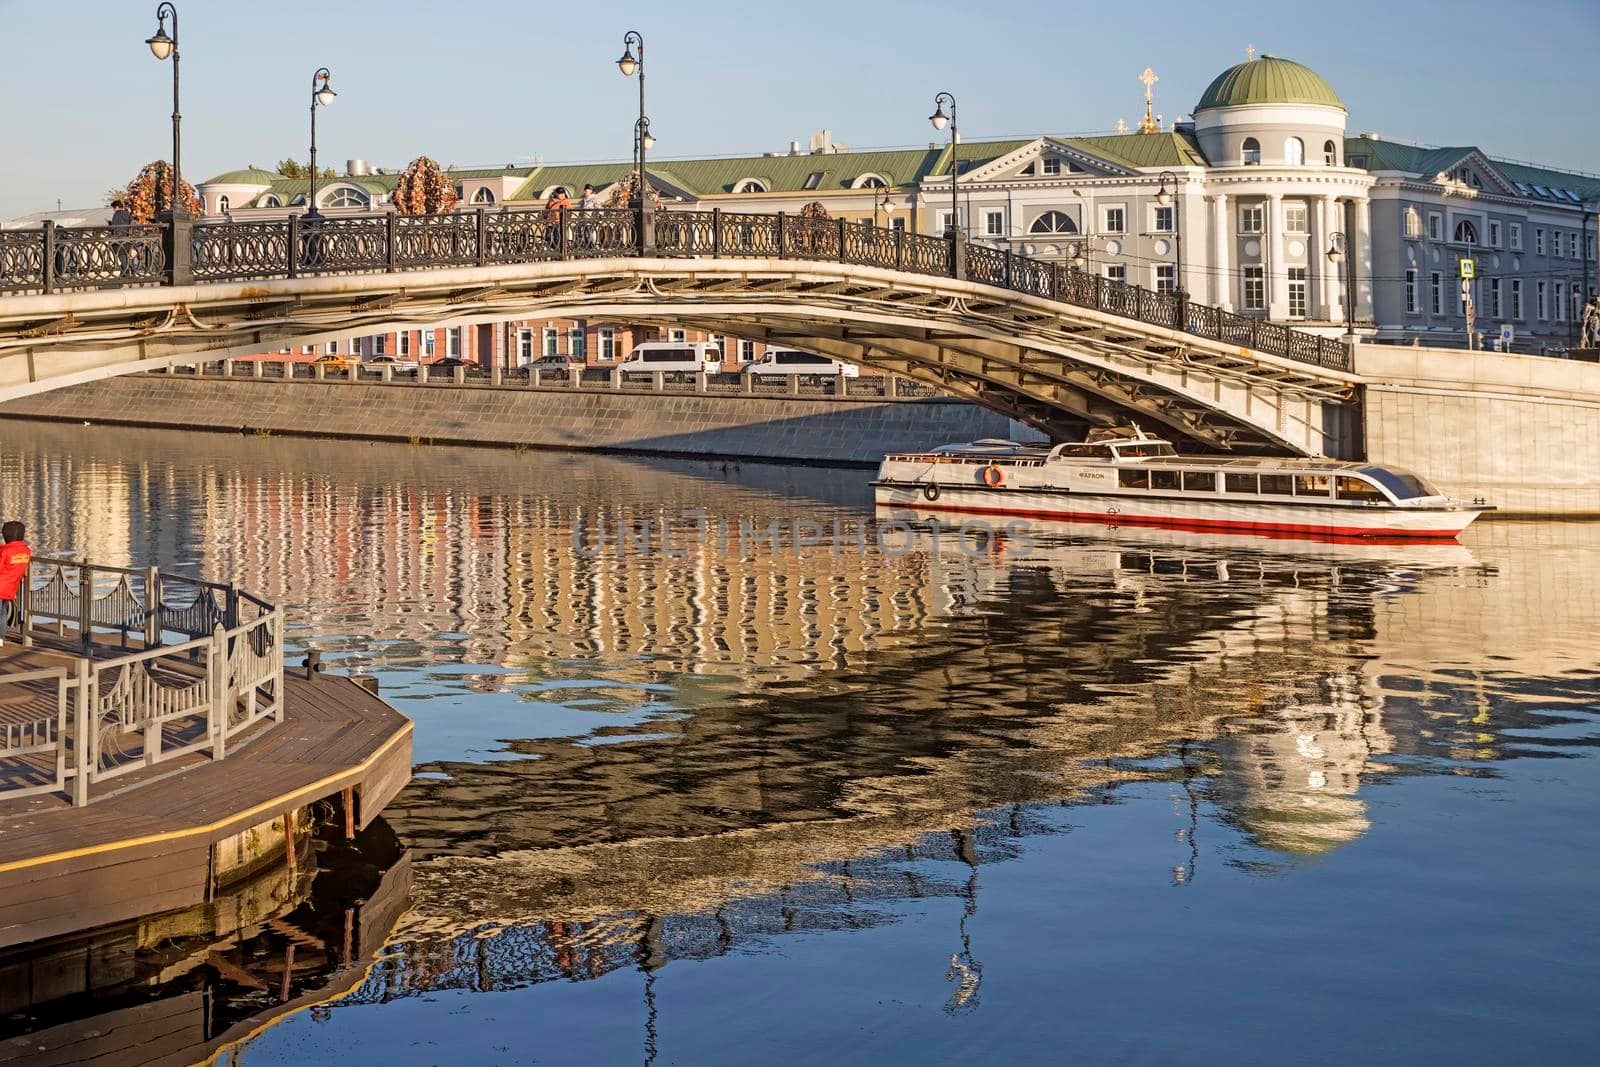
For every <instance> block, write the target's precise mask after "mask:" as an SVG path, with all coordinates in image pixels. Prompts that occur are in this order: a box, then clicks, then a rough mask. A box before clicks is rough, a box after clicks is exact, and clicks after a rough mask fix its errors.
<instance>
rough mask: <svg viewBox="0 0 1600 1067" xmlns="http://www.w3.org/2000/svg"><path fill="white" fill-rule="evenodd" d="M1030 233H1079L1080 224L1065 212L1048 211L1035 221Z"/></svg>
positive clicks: (1030, 227)
mask: <svg viewBox="0 0 1600 1067" xmlns="http://www.w3.org/2000/svg"><path fill="white" fill-rule="evenodd" d="M1028 232H1029V233H1077V232H1078V224H1077V223H1076V222H1073V221H1072V216H1071V215H1068V214H1067V213H1066V212H1065V211H1046V212H1045V213H1044V214H1043V215H1040V216H1039V217H1038V218H1036V219H1034V220H1033V225H1032V226H1029V227H1028Z"/></svg>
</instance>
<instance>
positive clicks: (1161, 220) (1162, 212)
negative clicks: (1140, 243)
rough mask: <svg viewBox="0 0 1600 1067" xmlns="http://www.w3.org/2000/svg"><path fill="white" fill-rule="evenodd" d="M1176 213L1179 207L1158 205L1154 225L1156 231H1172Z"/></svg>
mask: <svg viewBox="0 0 1600 1067" xmlns="http://www.w3.org/2000/svg"><path fill="white" fill-rule="evenodd" d="M1176 213H1177V209H1176V208H1175V207H1172V206H1171V205H1168V206H1167V207H1161V206H1160V205H1157V206H1156V210H1155V226H1154V227H1153V229H1154V230H1155V232H1156V233H1171V232H1172V222H1173V219H1174V218H1175V217H1176Z"/></svg>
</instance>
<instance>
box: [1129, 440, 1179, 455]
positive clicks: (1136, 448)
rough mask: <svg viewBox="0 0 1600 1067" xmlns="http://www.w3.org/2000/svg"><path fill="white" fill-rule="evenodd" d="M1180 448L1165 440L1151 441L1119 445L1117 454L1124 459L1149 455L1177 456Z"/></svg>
mask: <svg viewBox="0 0 1600 1067" xmlns="http://www.w3.org/2000/svg"><path fill="white" fill-rule="evenodd" d="M1177 454H1178V450H1177V449H1175V448H1173V447H1172V446H1171V445H1169V444H1167V443H1166V442H1165V441H1151V442H1150V443H1149V444H1139V445H1118V446H1117V455H1118V456H1121V457H1122V458H1123V459H1140V458H1144V457H1148V456H1176V455H1177Z"/></svg>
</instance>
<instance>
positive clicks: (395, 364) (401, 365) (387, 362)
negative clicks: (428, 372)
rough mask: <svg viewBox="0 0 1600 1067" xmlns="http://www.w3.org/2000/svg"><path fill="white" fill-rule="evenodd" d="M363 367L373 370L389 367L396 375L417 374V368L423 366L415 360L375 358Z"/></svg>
mask: <svg viewBox="0 0 1600 1067" xmlns="http://www.w3.org/2000/svg"><path fill="white" fill-rule="evenodd" d="M362 366H364V367H371V368H372V369H373V370H382V369H383V368H384V367H389V368H391V369H392V370H393V371H394V373H396V374H415V373H417V368H418V367H420V366H421V364H420V363H418V362H417V361H416V360H414V359H397V358H396V357H394V356H373V357H372V358H371V359H369V360H367V361H366V362H365V363H363V364H362Z"/></svg>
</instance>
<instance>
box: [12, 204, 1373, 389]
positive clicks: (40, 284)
mask: <svg viewBox="0 0 1600 1067" xmlns="http://www.w3.org/2000/svg"><path fill="white" fill-rule="evenodd" d="M643 233H644V230H643V228H641V227H640V226H639V225H638V213H637V212H635V211H633V210H629V209H600V210H593V211H585V210H582V209H577V208H573V209H569V210H566V211H564V212H560V213H554V212H547V211H544V210H537V209H536V210H518V211H510V210H501V211H493V212H491V211H485V210H484V209H481V208H480V209H478V210H476V211H472V212H457V213H453V214H449V215H440V216H429V217H407V216H400V215H396V214H394V213H392V212H383V213H377V214H368V215H344V216H328V217H322V218H319V219H314V220H310V219H305V218H303V217H302V216H298V215H290V216H287V217H286V218H283V219H274V220H267V221H251V222H207V223H202V224H199V225H196V226H194V227H193V230H192V238H191V242H192V244H191V249H190V256H189V266H188V272H187V273H186V274H185V276H183V277H177V276H175V274H176V272H174V271H172V270H169V269H167V266H166V263H165V261H164V259H163V258H162V255H161V235H162V232H161V228H160V227H151V226H143V227H141V226H130V227H115V228H113V227H92V228H84V229H56V228H54V227H53V226H51V225H50V224H46V226H45V227H43V228H42V229H40V230H24V231H17V230H13V231H6V232H5V233H3V234H0V293H28V292H41V293H50V292H64V291H70V290H74V289H88V288H93V289H106V288H121V287H126V286H135V285H149V284H154V283H157V282H160V281H166V282H168V283H170V284H190V283H193V282H201V283H204V282H238V281H248V280H255V279H268V278H300V277H310V276H317V275H332V274H368V273H399V272H408V271H430V270H434V271H436V270H440V269H443V268H450V267H464V266H466V267H470V266H480V267H481V266H497V265H505V264H519V263H538V262H544V261H549V260H572V259H594V258H616V257H629V256H635V257H645V256H650V257H656V258H669V259H682V258H693V259H701V258H706V259H713V260H715V259H720V258H745V259H748V258H753V257H762V258H776V259H796V260H810V261H823V262H836V263H842V264H848V265H854V266H866V267H877V268H882V269H887V270H895V271H903V272H906V273H909V274H916V275H931V276H937V277H953V276H954V273H955V264H956V263H957V261H958V257H956V256H955V254H954V243H953V241H952V240H949V239H945V238H938V237H930V236H926V235H922V234H912V233H907V232H905V231H904V230H894V229H888V228H884V227H879V226H876V225H870V224H866V223H861V222H853V221H850V220H846V219H817V218H808V217H802V216H790V215H786V214H785V213H783V212H779V213H777V214H775V215H763V214H743V213H731V212H724V211H722V210H721V209H713V210H711V211H662V212H660V214H659V215H658V216H657V218H656V222H655V226H654V227H653V244H652V245H651V246H650V247H645V243H644V241H643V239H642V238H643ZM964 261H965V266H964V272H965V273H964V277H963V278H961V279H958V280H964V281H968V282H975V283H978V284H982V285H988V286H994V287H996V288H999V289H1003V290H1008V291H1010V292H1015V293H1022V294H1025V295H1028V296H1033V297H1038V298H1041V299H1044V300H1050V301H1055V302H1061V303H1067V304H1072V305H1075V306H1078V307H1085V308H1092V309H1094V310H1097V311H1100V312H1104V313H1107V314H1111V315H1116V316H1119V317H1123V318H1127V319H1131V320H1134V321H1137V322H1140V323H1143V324H1146V325H1151V326H1159V327H1162V328H1165V329H1171V330H1178V331H1181V332H1184V333H1188V334H1193V335H1195V336H1197V337H1201V338H1205V339H1207V340H1211V341H1220V342H1223V343H1227V344H1231V345H1236V346H1238V347H1240V348H1247V349H1250V350H1251V351H1254V352H1260V353H1265V354H1268V355H1272V356H1277V357H1280V358H1283V359H1288V360H1293V361H1295V362H1298V363H1303V364H1309V365H1312V366H1315V367H1319V368H1323V369H1327V370H1335V371H1349V370H1350V369H1351V356H1350V351H1349V348H1348V346H1346V345H1345V344H1344V343H1343V342H1342V341H1339V340H1337V339H1334V338H1328V337H1323V336H1320V335H1318V334H1314V333H1310V332H1308V331H1305V330H1298V329H1295V328H1293V327H1290V326H1285V325H1283V324H1281V323H1274V322H1269V321H1266V320H1263V319H1259V318H1254V317H1251V316H1246V315H1237V314H1234V313H1232V312H1229V311H1224V310H1222V309H1221V308H1217V307H1211V306H1208V305H1204V304H1197V303H1195V302H1193V301H1191V300H1189V299H1187V297H1186V296H1184V295H1183V294H1181V293H1166V292H1159V291H1156V290H1152V289H1146V288H1144V287H1142V286H1136V285H1128V284H1126V283H1123V282H1117V281H1113V280H1111V279H1109V278H1103V277H1100V276H1098V275H1095V274H1091V273H1089V272H1087V271H1083V270H1080V269H1078V268H1076V267H1072V266H1070V265H1067V264H1063V263H1057V262H1050V261H1045V260H1038V259H1032V258H1030V257H1027V256H1021V255H1018V254H1016V253H1015V252H1011V251H1009V250H1005V249H995V248H986V247H979V246H973V247H970V248H968V249H967V251H966V255H965V257H964Z"/></svg>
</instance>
